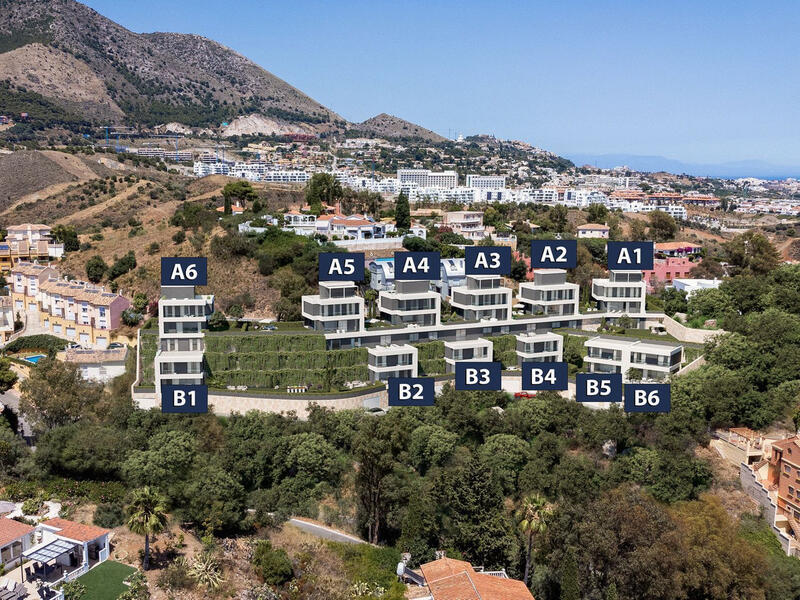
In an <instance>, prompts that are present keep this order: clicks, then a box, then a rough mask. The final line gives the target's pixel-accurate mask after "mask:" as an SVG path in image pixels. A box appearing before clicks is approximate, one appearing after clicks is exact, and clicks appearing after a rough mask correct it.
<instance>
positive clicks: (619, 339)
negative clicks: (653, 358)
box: [584, 335, 683, 350]
mask: <svg viewBox="0 0 800 600" xmlns="http://www.w3.org/2000/svg"><path fill="white" fill-rule="evenodd" d="M592 342H602V343H614V344H617V345H620V346H632V345H634V344H636V345H639V346H643V347H647V346H652V347H656V348H672V349H673V350H674V349H676V348H681V347H683V345H682V344H676V343H673V342H667V341H663V340H643V339H641V338H635V337H627V336H621V335H597V336H595V337H593V338H589V339H588V340H586V341H585V342H584V344H589V343H592Z"/></svg>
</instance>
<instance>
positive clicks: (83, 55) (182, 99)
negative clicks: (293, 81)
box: [0, 0, 345, 131]
mask: <svg viewBox="0 0 800 600" xmlns="http://www.w3.org/2000/svg"><path fill="white" fill-rule="evenodd" d="M0 52H2V54H0V73H3V75H4V76H3V79H5V80H10V81H11V83H13V84H15V85H16V86H19V87H23V88H24V89H25V90H27V91H32V92H37V93H39V94H41V95H42V96H44V97H45V98H46V99H47V100H49V101H51V102H53V103H54V104H56V105H58V106H60V107H62V108H63V109H64V110H66V111H69V112H71V113H72V114H78V113H79V112H80V114H81V116H82V117H83V118H84V119H86V118H90V119H109V120H111V121H112V122H120V119H122V118H123V117H124V119H125V120H126V121H127V122H128V123H135V124H141V125H154V124H157V123H166V122H170V121H175V122H178V123H183V124H186V125H190V126H194V127H203V126H209V125H211V126H218V125H219V124H220V123H221V122H223V121H226V122H230V121H233V120H234V119H235V118H236V117H237V116H240V115H249V114H256V113H258V114H261V115H264V116H265V117H270V118H272V119H274V120H277V121H279V122H281V123H284V124H292V125H302V126H303V127H305V128H307V129H313V130H316V131H324V130H330V129H335V128H339V127H343V126H344V125H345V121H344V120H343V119H342V118H341V117H340V116H339V115H337V114H336V113H335V112H333V111H332V110H330V109H328V108H326V107H325V106H323V105H321V104H320V103H319V102H316V101H315V100H313V99H312V98H309V97H308V96H306V95H305V94H303V93H302V92H301V91H299V90H297V89H295V88H294V87H292V86H291V85H289V84H288V83H286V82H285V81H283V80H281V79H280V78H278V77H276V76H275V75H273V74H272V73H269V72H268V71H266V70H264V69H262V68H261V67H259V66H258V65H257V64H255V63H254V62H252V61H250V60H248V59H247V58H245V57H244V56H241V55H240V54H238V53H236V52H234V51H233V50H231V49H230V48H226V47H225V46H223V45H221V44H219V43H217V42H215V41H213V40H209V39H206V38H203V37H201V36H197V35H188V34H178V33H149V34H137V33H133V32H131V31H128V30H127V29H125V28H124V27H122V26H120V25H118V24H116V23H114V22H113V21H111V20H109V19H107V18H105V17H104V16H102V15H100V14H98V13H97V12H95V11H93V10H92V9H90V8H88V7H86V6H84V5H83V4H80V3H78V2H75V1H74V0H48V1H47V2H42V1H40V0H3V1H2V2H0ZM84 88H85V89H84ZM115 117H116V119H115Z"/></svg>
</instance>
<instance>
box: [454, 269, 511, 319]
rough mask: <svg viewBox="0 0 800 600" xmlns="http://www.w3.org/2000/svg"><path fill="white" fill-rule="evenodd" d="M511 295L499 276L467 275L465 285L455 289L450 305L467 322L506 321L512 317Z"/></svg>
mask: <svg viewBox="0 0 800 600" xmlns="http://www.w3.org/2000/svg"><path fill="white" fill-rule="evenodd" d="M511 295H512V290H511V289H510V288H507V287H504V286H503V285H502V280H501V277H500V276H499V275H467V276H466V281H465V285H463V286H461V287H457V288H453V290H452V293H451V301H450V304H451V306H452V307H453V308H454V309H455V311H456V314H458V315H459V316H460V317H462V318H463V319H464V320H465V321H481V320H497V321H505V320H507V319H509V318H510V317H511Z"/></svg>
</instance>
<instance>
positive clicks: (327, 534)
mask: <svg viewBox="0 0 800 600" xmlns="http://www.w3.org/2000/svg"><path fill="white" fill-rule="evenodd" d="M289 523H291V524H292V525H294V526H295V527H297V528H298V529H302V530H303V531H305V532H306V533H310V534H311V535H313V536H314V537H318V538H322V539H325V540H331V541H332V542H343V543H345V544H366V543H367V542H365V541H364V540H362V539H360V538H357V537H356V536H354V535H350V534H348V533H343V532H341V531H337V530H336V529H331V528H330V527H325V526H324V525H317V524H316V523H309V522H308V521H303V520H301V519H289Z"/></svg>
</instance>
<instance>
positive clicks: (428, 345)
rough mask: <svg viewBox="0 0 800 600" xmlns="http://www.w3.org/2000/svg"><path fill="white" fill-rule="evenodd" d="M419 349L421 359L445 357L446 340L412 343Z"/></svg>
mask: <svg viewBox="0 0 800 600" xmlns="http://www.w3.org/2000/svg"><path fill="white" fill-rule="evenodd" d="M411 345H412V346H414V347H415V348H416V349H417V350H418V351H419V355H418V358H419V361H420V362H422V361H423V360H427V359H434V358H442V357H444V342H438V341H435V342H421V343H419V344H411Z"/></svg>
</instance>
